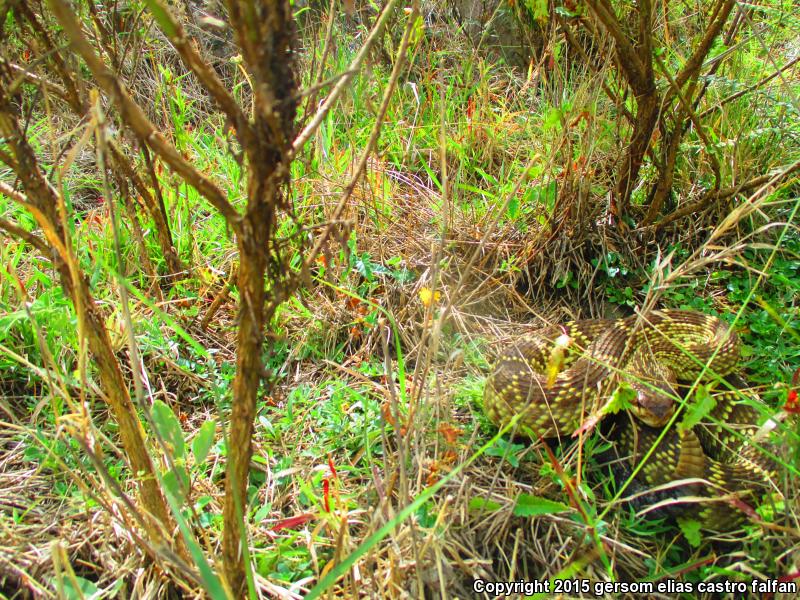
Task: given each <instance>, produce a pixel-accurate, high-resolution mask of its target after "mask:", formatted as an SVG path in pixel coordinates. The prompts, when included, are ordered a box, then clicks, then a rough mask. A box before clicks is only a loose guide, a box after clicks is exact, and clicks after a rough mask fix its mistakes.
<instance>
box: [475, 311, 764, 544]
mask: <svg viewBox="0 0 800 600" xmlns="http://www.w3.org/2000/svg"><path fill="white" fill-rule="evenodd" d="M739 356H740V353H739V342H738V339H737V336H736V333H735V332H734V331H733V330H732V329H730V328H729V327H728V325H727V324H725V323H724V322H723V321H721V320H720V319H718V318H716V317H713V316H710V315H705V314H702V313H698V312H695V311H682V310H662V311H653V312H652V313H651V314H650V315H649V316H647V318H642V317H639V316H633V317H629V318H626V319H617V320H603V319H587V320H580V321H572V322H569V323H566V324H564V325H560V326H551V327H547V328H545V329H543V330H541V331H539V332H538V333H536V334H534V335H530V336H526V337H524V338H522V339H521V340H520V341H519V342H518V343H516V344H514V345H513V346H510V347H509V348H507V349H505V350H504V351H502V352H501V353H500V355H499V357H498V359H497V362H496V364H495V366H494V369H493V370H492V372H491V374H490V376H489V378H488V380H487V383H486V386H485V390H484V411H485V412H486V414H487V416H488V417H489V418H490V419H491V420H492V421H493V422H494V423H495V424H496V425H498V426H499V427H503V426H505V425H507V424H508V423H509V422H510V421H511V420H512V419H514V418H517V419H518V420H517V425H516V433H522V434H526V435H528V436H529V437H532V438H554V437H558V438H565V437H566V438H569V437H571V436H573V434H575V433H576V432H577V431H578V430H580V429H581V428H585V427H586V424H587V423H592V422H593V421H595V420H597V419H598V418H599V415H602V414H603V412H604V409H603V407H602V405H603V404H604V403H605V401H606V400H607V399H608V398H610V397H611V395H612V394H613V392H614V390H616V389H617V388H618V386H619V385H620V384H622V383H624V384H625V385H627V386H629V387H630V388H632V394H631V396H632V397H633V400H632V401H631V403H630V409H631V410H630V412H623V413H621V414H617V415H615V417H613V418H611V419H609V420H608V421H610V426H606V427H605V429H606V430H608V433H607V434H606V435H607V437H608V439H609V440H610V441H611V442H612V444H611V450H610V451H609V452H607V453H606V455H605V456H604V458H605V459H607V460H608V462H609V463H610V464H611V466H612V470H613V472H614V475H615V479H616V480H617V481H618V482H619V483H621V482H622V481H625V480H627V479H628V478H629V477H631V482H629V485H628V487H627V488H626V490H625V493H626V495H627V496H628V497H631V496H633V497H634V501H633V504H634V506H636V507H641V506H642V505H645V504H650V505H651V507H650V509H649V510H652V509H653V506H652V505H655V506H656V510H655V512H654V514H655V515H659V516H661V515H672V516H688V517H691V518H694V519H697V520H698V521H700V522H701V524H702V525H703V527H704V528H705V529H711V530H725V529H730V528H731V527H733V526H735V525H737V524H739V523H740V522H741V521H742V519H743V517H745V516H746V513H747V511H748V507H750V506H752V504H753V503H754V502H755V501H756V500H757V498H756V496H758V495H760V494H761V493H762V492H764V491H765V490H766V489H767V488H768V486H769V482H770V477H771V476H772V474H773V464H772V463H771V461H770V460H769V459H768V458H765V457H764V453H763V452H762V451H761V449H760V448H759V447H758V444H756V443H754V442H753V441H752V440H751V438H752V435H753V434H754V433H755V431H756V430H757V429H758V427H757V421H758V418H759V411H758V410H757V409H756V408H754V407H753V406H752V404H751V403H749V402H747V401H742V400H741V397H742V393H741V392H739V391H738V390H740V389H742V388H745V387H746V383H745V382H744V381H743V380H742V379H741V378H740V377H739V376H738V375H736V374H735V370H736V368H737V365H738V363H739ZM698 379H699V380H700V381H703V382H708V388H709V389H711V390H712V391H711V394H712V396H713V399H714V401H715V405H714V407H713V408H712V410H711V411H710V412H709V413H708V414H707V415H706V416H705V418H704V419H703V422H701V423H699V424H698V425H697V426H695V427H693V428H691V429H687V430H682V429H681V428H679V427H674V426H673V427H669V428H665V427H664V426H665V425H666V424H667V422H668V421H669V420H670V419H671V418H672V416H673V413H674V412H675V410H676V408H677V406H678V405H679V404H680V402H681V398H682V396H683V395H684V393H685V390H684V383H682V382H688V384H691V383H692V382H693V381H695V380H698ZM631 414H632V415H633V416H631ZM634 417H635V418H634ZM679 418H680V415H679V417H678V419H679ZM648 455H649V456H648ZM646 456H647V459H646V460H645V457H646ZM642 461H644V462H642ZM640 463H641V464H640ZM634 475H635V476H634ZM645 510H648V509H645Z"/></svg>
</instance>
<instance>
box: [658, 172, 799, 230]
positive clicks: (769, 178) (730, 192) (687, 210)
mask: <svg viewBox="0 0 800 600" xmlns="http://www.w3.org/2000/svg"><path fill="white" fill-rule="evenodd" d="M796 171H800V160H799V161H796V162H794V163H792V164H791V165H789V166H788V167H786V168H784V169H783V170H781V171H779V172H778V173H772V174H766V175H760V176H759V177H756V178H754V179H751V180H750V181H746V182H744V183H742V184H739V185H738V186H733V187H730V188H725V189H723V190H720V191H719V192H717V193H716V194H714V193H711V194H703V196H702V197H701V198H698V199H697V200H695V201H694V202H690V203H689V204H686V205H685V206H684V207H683V208H680V209H678V210H676V211H675V212H673V213H671V214H669V215H667V216H666V217H664V218H663V219H661V220H660V221H659V222H658V223H655V224H654V225H651V227H652V228H653V229H656V230H658V229H662V228H664V227H665V226H666V225H669V224H670V223H673V222H675V221H677V220H678V219H682V218H683V217H687V216H689V215H691V214H693V213H695V212H697V211H700V210H703V209H704V208H706V207H707V206H709V205H711V204H712V203H714V202H719V201H720V200H725V199H726V198H730V197H732V196H735V195H736V194H739V193H741V192H745V191H747V190H751V189H753V188H755V187H759V186H761V187H760V189H759V190H758V191H757V192H756V193H755V194H754V196H760V195H761V194H762V193H763V192H764V191H766V189H767V188H768V187H769V186H770V185H774V184H775V183H777V182H778V181H780V180H781V179H783V178H784V177H786V176H787V175H791V174H792V173H794V172H796Z"/></svg>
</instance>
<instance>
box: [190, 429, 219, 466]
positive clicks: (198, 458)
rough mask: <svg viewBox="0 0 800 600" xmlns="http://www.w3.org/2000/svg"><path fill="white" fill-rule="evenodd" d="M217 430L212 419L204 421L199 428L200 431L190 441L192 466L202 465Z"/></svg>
mask: <svg viewBox="0 0 800 600" xmlns="http://www.w3.org/2000/svg"><path fill="white" fill-rule="evenodd" d="M216 430H217V423H216V421H214V420H213V419H212V420H210V421H206V422H205V423H203V424H202V425H201V426H200V430H199V431H198V432H197V435H196V436H194V439H193V440H192V454H194V464H196V465H202V464H203V463H204V462H205V460H206V457H207V456H208V451H209V450H210V449H211V444H213V443H214V433H215V432H216Z"/></svg>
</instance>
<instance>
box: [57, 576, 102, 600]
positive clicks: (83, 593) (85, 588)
mask: <svg viewBox="0 0 800 600" xmlns="http://www.w3.org/2000/svg"><path fill="white" fill-rule="evenodd" d="M62 583H63V585H64V598H66V599H67V600H73V598H74V599H75V600H85V599H87V598H97V597H98V596H99V594H98V592H99V591H100V590H99V589H98V587H97V586H96V585H95V584H94V583H92V582H91V581H89V580H88V579H84V578H83V577H80V576H79V575H75V581H74V582H73V581H72V578H71V577H65V578H64V580H63V582H62ZM75 583H77V584H78V587H77V589H76V588H75Z"/></svg>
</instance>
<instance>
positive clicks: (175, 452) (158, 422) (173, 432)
mask: <svg viewBox="0 0 800 600" xmlns="http://www.w3.org/2000/svg"><path fill="white" fill-rule="evenodd" d="M152 417H153V424H154V425H155V426H156V429H157V430H158V433H159V435H160V436H161V437H162V439H163V440H164V443H165V444H166V445H167V448H168V449H169V450H170V451H171V452H172V456H173V458H183V456H184V454H185V452H186V449H185V445H184V441H183V430H182V429H181V424H180V422H179V421H178V417H176V416H175V413H173V412H172V409H171V408H170V407H169V406H167V405H166V404H165V403H164V402H163V401H162V400H156V401H155V402H153V408H152Z"/></svg>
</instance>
